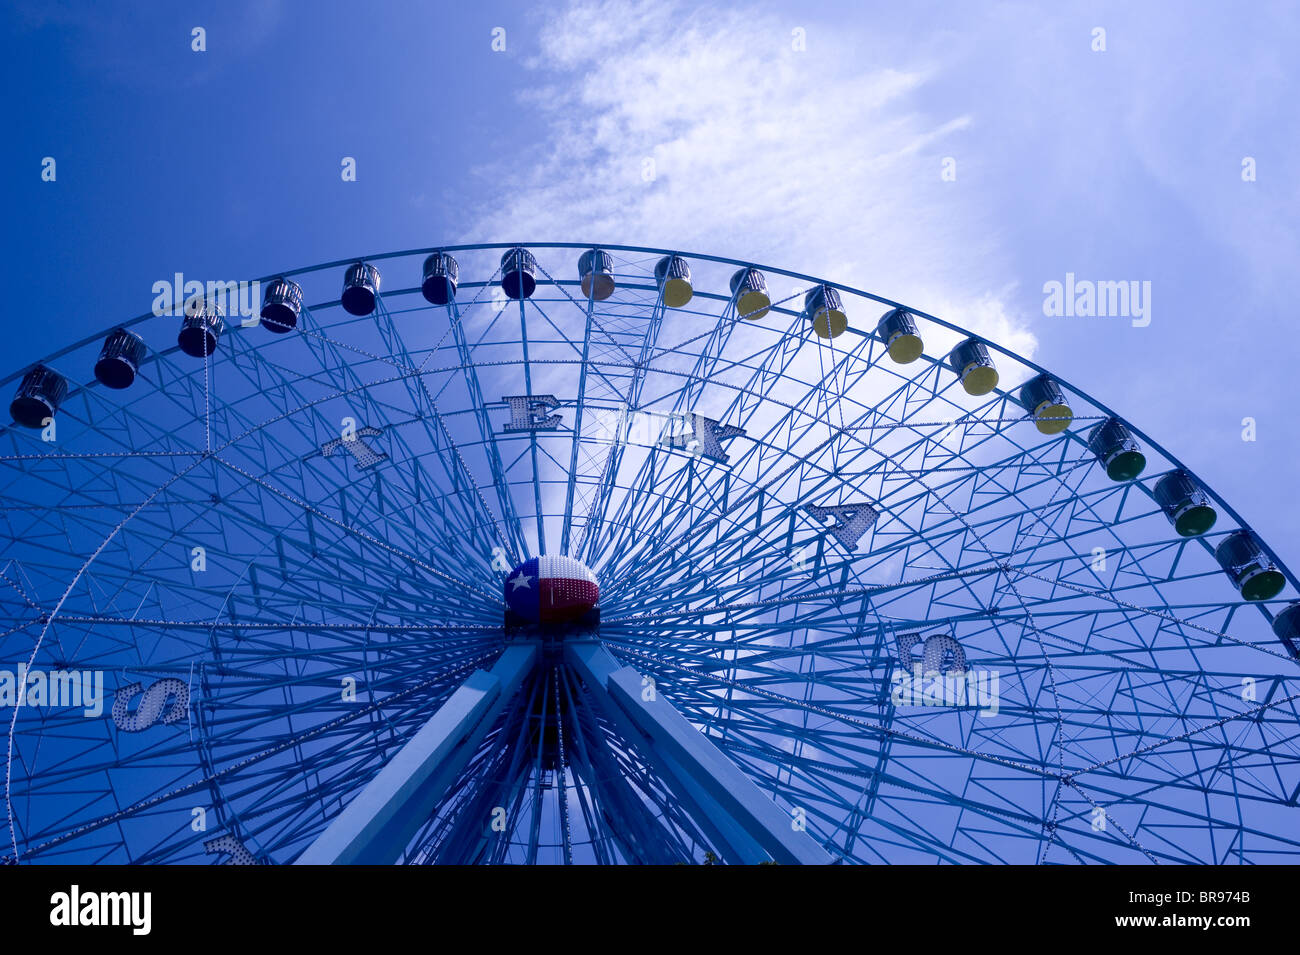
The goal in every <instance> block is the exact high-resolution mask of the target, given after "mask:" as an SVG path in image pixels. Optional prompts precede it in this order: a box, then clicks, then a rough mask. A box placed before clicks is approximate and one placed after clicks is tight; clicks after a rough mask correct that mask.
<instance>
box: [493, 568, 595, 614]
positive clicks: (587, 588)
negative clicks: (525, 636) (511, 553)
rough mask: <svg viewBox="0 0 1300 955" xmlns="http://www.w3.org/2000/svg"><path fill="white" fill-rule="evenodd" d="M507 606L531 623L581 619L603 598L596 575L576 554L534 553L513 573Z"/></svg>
mask: <svg viewBox="0 0 1300 955" xmlns="http://www.w3.org/2000/svg"><path fill="white" fill-rule="evenodd" d="M505 597H506V606H507V607H509V608H510V610H511V611H512V612H513V613H515V614H516V615H517V616H518V617H519V618H520V619H522V620H526V621H528V622H529V623H563V622H565V621H568V620H577V619H578V618H579V617H582V616H583V615H584V614H586V613H587V612H588V611H590V610H591V608H592V607H594V606H596V604H597V603H598V602H599V601H600V584H599V583H597V581H596V575H595V574H593V573H592V572H591V571H590V570H588V569H587V566H586V565H585V564H583V563H582V562H581V561H577V560H574V559H573V558H572V557H548V556H545V555H543V556H541V557H534V558H532V559H531V560H526V561H524V562H523V563H522V564H520V565H519V566H518V567H516V568H515V569H514V570H512V571H511V572H510V573H509V574H507V575H506V582H505Z"/></svg>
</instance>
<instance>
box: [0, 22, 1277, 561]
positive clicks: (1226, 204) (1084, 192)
mask: <svg viewBox="0 0 1300 955" xmlns="http://www.w3.org/2000/svg"><path fill="white" fill-rule="evenodd" d="M4 19H5V21H6V29H5V30H4V31H3V33H2V36H3V39H0V43H3V54H4V55H3V60H2V63H0V70H2V71H3V74H4V83H5V87H4V88H5V89H6V90H7V91H8V97H7V100H8V106H9V130H8V134H7V135H6V137H5V139H6V145H5V148H4V150H3V159H2V161H3V163H4V176H3V181H4V184H5V200H6V201H5V208H6V212H7V216H6V222H7V226H6V228H5V229H4V238H3V241H4V252H5V259H6V261H7V262H8V263H9V268H10V280H9V285H8V288H7V295H6V302H5V306H6V308H5V312H4V317H3V322H4V330H5V333H6V345H7V348H6V359H7V361H6V363H5V373H8V372H10V371H16V370H18V369H20V368H21V367H22V366H24V365H26V364H28V363H30V362H33V361H35V360H37V359H39V358H41V357H42V356H44V355H47V354H49V353H51V352H53V351H56V350H57V349H58V348H60V347H62V346H63V345H64V344H67V343H70V342H71V341H74V340H78V339H80V338H83V337H85V336H88V335H91V334H94V333H96V332H98V331H100V330H102V329H106V328H108V327H110V326H111V325H112V324H114V323H115V322H117V321H120V320H122V319H125V318H128V317H133V316H135V315H138V314H140V313H142V312H145V311H147V310H148V308H149V305H150V301H151V298H152V293H151V287H152V284H153V283H154V282H155V281H158V280H159V279H166V278H170V277H171V275H172V274H173V273H174V272H177V271H180V272H184V273H185V274H186V275H187V276H192V277H200V278H219V279H239V278H246V277H254V276H258V275H264V274H267V273H271V272H275V271H277V270H281V269H288V268H295V267H299V266H303V265H309V264H312V263H315V262H321V261H327V260H333V259H340V258H348V257H354V256H360V255H364V254H367V253H375V252H381V251H387V250H393V249H401V248H412V247H423V246H429V245H435V244H442V243H454V242H458V241H475V240H484V241H487V240H495V241H515V240H518V241H542V240H556V241H576V242H596V243H599V242H622V243H629V244H651V245H666V246H672V247H674V248H681V249H688V250H698V251H701V252H711V253H715V254H720V255H727V256H733V257H737V258H750V259H753V260H755V261H759V262H767V263H771V264H773V265H779V266H783V267H787V268H790V269H794V270H798V271H803V272H807V273H811V274H817V275H824V276H825V277H827V278H829V279H832V280H836V281H841V282H845V283H847V284H850V285H854V286H857V287H860V288H865V289H869V290H871V291H874V292H877V293H880V294H882V295H885V296H887V297H889V298H892V299H897V300H902V301H905V302H908V303H910V304H913V305H915V306H916V307H918V308H920V309H922V310H925V311H928V312H931V313H934V314H936V315H940V316H942V317H944V318H947V319H949V320H951V321H954V322H957V323H960V324H965V325H967V326H969V327H972V328H974V329H976V330H978V331H980V332H981V333H983V334H986V335H988V336H989V337H991V338H994V339H996V340H998V341H1000V342H1002V343H1003V344H1006V345H1009V346H1011V347H1014V348H1017V349H1018V350H1021V351H1022V352H1024V353H1026V354H1028V355H1030V356H1031V357H1033V358H1034V359H1035V360H1036V361H1038V362H1039V363H1041V364H1043V365H1045V366H1046V367H1048V368H1050V369H1052V370H1053V371H1054V372H1056V373H1058V374H1059V375H1060V376H1061V377H1063V378H1064V379H1066V380H1068V381H1070V382H1071V383H1073V384H1074V385H1076V386H1078V387H1080V388H1082V389H1083V390H1085V391H1087V392H1090V393H1091V394H1093V395H1095V396H1097V397H1098V398H1100V399H1101V400H1103V401H1105V402H1106V403H1107V404H1109V405H1110V406H1111V407H1113V408H1115V409H1116V410H1117V411H1118V412H1119V413H1120V414H1121V415H1123V416H1125V417H1127V418H1128V419H1130V420H1131V421H1133V422H1134V423H1135V424H1136V425H1137V426H1138V427H1140V428H1141V429H1143V430H1144V431H1146V432H1148V433H1150V434H1152V435H1154V436H1156V437H1157V438H1158V439H1159V440H1160V441H1161V442H1162V443H1163V444H1164V445H1165V446H1166V447H1168V448H1169V449H1170V450H1171V451H1172V452H1173V453H1174V454H1176V455H1178V456H1179V457H1181V458H1182V459H1183V460H1184V461H1185V462H1186V463H1187V464H1188V465H1189V466H1190V467H1192V468H1193V470H1195V471H1196V472H1197V473H1198V474H1200V475H1201V476H1202V477H1203V478H1204V479H1205V480H1206V481H1207V483H1209V484H1211V485H1212V486H1214V487H1215V488H1216V489H1217V490H1218V491H1219V492H1220V493H1222V494H1223V495H1224V497H1225V498H1226V499H1228V500H1229V501H1230V502H1231V503H1232V504H1233V505H1234V506H1235V507H1236V508H1237V510H1238V511H1239V512H1240V513H1241V514H1242V516H1243V517H1244V518H1245V519H1246V521H1247V522H1249V523H1251V524H1252V525H1253V526H1255V527H1256V528H1257V529H1259V530H1260V532H1261V533H1262V535H1263V536H1264V537H1265V539H1266V540H1268V541H1269V543H1270V544H1271V545H1272V546H1273V548H1274V549H1275V550H1276V551H1277V552H1278V553H1279V554H1280V555H1281V556H1283V558H1285V559H1286V560H1287V561H1288V563H1290V564H1291V566H1292V567H1296V566H1297V565H1300V545H1298V544H1296V543H1294V542H1295V541H1296V538H1297V532H1300V508H1297V507H1296V506H1295V503H1294V496H1295V488H1296V487H1297V486H1298V485H1300V464H1297V457H1296V454H1295V451H1294V449H1295V448H1296V447H1297V446H1300V422H1297V419H1296V417H1295V415H1294V414H1292V413H1291V411H1290V400H1289V398H1290V391H1291V389H1292V387H1293V385H1294V374H1295V373H1294V368H1295V365H1296V357H1297V354H1300V350H1298V349H1297V347H1296V344H1295V342H1296V328H1295V326H1296V321H1297V317H1296V305H1295V300H1294V296H1293V295H1292V294H1291V284H1292V282H1291V278H1292V275H1293V274H1294V272H1295V263H1296V261H1297V259H1298V258H1300V237H1298V235H1297V226H1296V223H1297V221H1298V216H1297V212H1300V209H1298V208H1297V207H1298V206H1300V124H1298V123H1297V122H1296V119H1295V102H1296V100H1297V96H1296V93H1297V89H1296V87H1297V79H1296V70H1295V69H1294V67H1292V66H1291V62H1292V60H1293V56H1294V50H1295V49H1296V48H1297V46H1300V12H1297V9H1296V8H1294V7H1288V6H1287V5H1284V4H1257V5H1253V6H1252V7H1251V9H1250V13H1249V15H1246V14H1245V13H1244V8H1241V7H1233V6H1232V5H1229V4H1210V3H1201V4H1190V3H1140V4H1132V3H1096V4H1076V3H1069V4H1055V3H1041V4H1020V3H1004V4H979V5H976V4H958V3H909V4H903V5H899V4H870V5H864V4H859V3H850V2H845V3H818V2H801V3H798V4H793V3H790V4H774V3H755V4H746V3H737V4H727V5H725V6H722V5H719V6H707V5H699V6H697V5H687V4H682V5H675V4H672V3H664V2H659V3H651V4H638V3H631V2H580V3H568V4H560V3H557V4H530V5H524V4H502V3H475V4H472V5H468V4H451V3H439V4H434V3H378V4H372V5H366V6H364V7H362V6H359V5H356V4H343V3H305V2H303V3H234V2H229V3H212V4H175V3H156V4H155V3H141V4H133V5H131V6H130V7H126V6H122V7H117V6H109V5H100V4H89V3H84V4H70V3H62V4H60V3H52V2H34V3H11V4H7V5H5V12H4ZM196 26H198V27H203V28H204V29H205V30H206V42H207V50H206V51H205V52H194V51H192V50H191V30H192V29H193V28H194V27H196ZM496 27H501V28H504V30H505V50H504V51H503V52H497V51H494V50H493V49H492V41H493V34H492V31H493V29H494V28H496ZM1096 28H1102V29H1104V30H1105V47H1106V48H1105V50H1104V51H1098V50H1094V49H1093V47H1094V45H1096V40H1095V34H1094V31H1095V29H1096ZM797 30H801V31H802V34H801V35H802V37H803V38H804V46H805V49H802V50H797V49H795V48H794V47H795V46H796V45H797V44H796V43H795V39H796V37H797V36H798V34H796V32H795V31H797ZM47 156H50V157H54V158H55V160H56V162H57V179H56V181H55V182H43V181H42V180H41V163H42V159H43V158H44V157H47ZM345 156H351V157H355V159H356V161H357V173H358V176H357V181H356V182H344V181H342V179H341V177H340V162H341V160H342V159H343V157H345ZM1245 157H1251V158H1253V159H1254V161H1255V167H1256V170H1257V173H1256V179H1255V181H1253V182H1247V181H1243V179H1242V161H1243V159H1244V158H1245ZM945 159H951V160H953V164H949V167H948V168H955V170H956V178H955V180H952V181H947V180H945V179H944V178H943V177H942V175H941V172H942V170H943V169H944V168H945V167H944V162H945ZM647 160H653V176H652V177H647V175H646V173H647V169H648V168H649V167H647V164H646V163H647ZM954 164H955V165H954ZM1068 272H1072V273H1074V274H1075V275H1076V276H1077V277H1079V278H1081V279H1091V280H1101V281H1138V282H1148V281H1149V282H1150V283H1151V289H1152V301H1151V316H1150V317H1151V322H1150V324H1149V325H1148V326H1147V327H1134V326H1133V324H1132V323H1131V322H1130V321H1129V320H1128V319H1126V318H1077V317H1076V318H1064V317H1048V316H1045V315H1044V314H1043V299H1044V294H1043V285H1044V283H1046V282H1049V281H1054V280H1055V281H1062V280H1064V277H1065V275H1066V273H1068ZM876 317H877V316H874V315H871V316H861V321H862V323H863V324H864V325H865V324H867V323H871V324H874V321H875V319H876ZM851 318H854V316H851ZM1245 417H1252V418H1254V419H1255V420H1256V422H1257V434H1258V439H1257V440H1256V441H1254V442H1245V441H1243V440H1242V419H1243V418H1245Z"/></svg>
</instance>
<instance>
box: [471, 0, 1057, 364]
mask: <svg viewBox="0 0 1300 955" xmlns="http://www.w3.org/2000/svg"><path fill="white" fill-rule="evenodd" d="M797 27H801V28H802V29H803V30H804V31H805V36H806V49H805V50H798V49H796V48H795V47H796V45H797V43H796V39H797V38H796V36H795V33H794V31H795V29H796V28H797ZM539 43H540V53H539V54H538V55H537V56H536V57H534V58H533V59H532V60H531V61H530V63H529V66H530V68H531V70H532V71H533V72H534V75H535V76H536V79H537V85H536V86H535V87H534V88H532V89H530V90H529V91H527V92H526V93H524V94H521V95H520V102H519V103H518V104H517V106H516V108H519V109H526V110H532V111H535V113H536V114H537V116H538V117H539V118H541V119H543V120H545V124H546V125H545V128H546V129H547V133H546V135H545V138H544V140H543V141H541V142H535V143H520V144H518V148H517V149H516V150H515V151H514V152H513V153H512V154H511V155H510V156H509V157H507V158H504V159H502V160H501V161H499V162H494V163H492V164H491V165H490V166H486V167H483V168H481V169H479V170H478V172H479V174H480V175H482V176H483V177H484V179H485V180H486V181H487V182H488V183H489V192H490V193H491V194H493V201H492V203H491V205H490V208H491V209H492V210H493V211H491V212H488V213H485V214H484V215H482V216H481V217H480V218H479V219H478V220H477V221H476V222H474V223H473V224H472V226H471V227H470V228H469V229H468V230H467V235H466V239H467V240H471V241H477V240H484V241H486V240H490V239H496V240H500V239H503V238H507V239H509V238H518V239H520V240H528V239H541V238H547V239H552V238H553V239H557V240H560V239H565V240H573V241H582V242H587V241H593V242H601V241H605V242H624V243H629V244H644V245H656V246H665V247H671V248H683V249H695V250H699V251H707V252H713V253H717V254H722V255H729V256H732V257H735V258H740V259H749V260H752V261H757V262H767V263H770V264H772V265H778V266H782V267H786V268H790V269H793V270H796V271H802V272H806V273H809V274H813V275H820V276H824V277H827V278H831V279H835V280H838V281H843V282H845V283H847V284H850V285H856V286H858V287H863V288H867V289H869V290H871V291H875V292H878V293H880V294H883V295H886V296H888V297H891V298H896V299H900V300H903V301H906V302H908V303H910V304H913V305H915V306H916V307H918V308H921V309H924V310H926V311H931V312H934V313H935V314H939V315H941V316H942V317H945V318H950V319H952V320H954V321H956V322H958V323H961V324H964V325H967V326H969V327H972V328H975V329H978V330H979V331H981V332H983V333H985V334H987V335H989V336H990V337H993V338H995V339H996V340H998V341H1000V342H1002V343H1004V344H1006V345H1009V346H1010V347H1012V348H1015V349H1017V350H1019V351H1021V352H1022V353H1031V352H1032V351H1033V349H1034V346H1035V342H1034V338H1033V336H1032V335H1031V334H1030V333H1029V332H1028V330H1027V328H1026V326H1025V324H1024V323H1022V322H1021V321H1019V320H1017V319H1014V318H1013V317H1011V316H1010V315H1009V314H1008V313H1007V311H1006V309H1005V308H1004V307H1003V304H1002V303H1003V302H1004V301H1005V300H1006V298H1007V296H1008V295H1009V293H1010V291H1011V289H1010V288H1009V287H1007V285H1006V282H1005V278H1004V277H1003V276H1005V274H1006V272H1005V271H1004V270H1003V268H1002V267H1001V263H1002V257H1001V253H1000V251H999V249H998V247H997V237H996V234H995V233H994V232H993V231H992V230H990V229H989V228H988V227H987V225H986V224H985V223H986V221H987V217H986V216H985V213H984V210H983V209H982V208H981V207H980V205H979V202H980V200H979V199H978V198H977V197H976V196H973V195H972V193H973V191H972V190H965V189H963V186H962V183H961V180H960V171H959V179H958V182H945V181H943V180H942V179H941V177H940V171H941V160H942V158H943V157H944V156H945V155H948V154H949V152H950V151H953V150H955V149H956V147H957V145H958V144H959V143H960V140H961V137H962V134H963V131H964V130H966V129H967V128H968V127H970V125H971V124H972V118H971V117H970V116H966V115H947V116H930V115H926V114H924V113H923V112H922V111H921V110H920V109H918V108H917V107H916V106H915V105H914V103H913V99H914V95H913V94H915V92H916V91H917V90H918V89H920V88H921V87H922V86H923V85H924V84H925V83H926V82H927V81H928V80H930V79H931V78H932V76H933V75H934V68H933V67H931V66H929V65H926V64H924V63H904V62H901V60H902V57H899V56H897V55H892V54H891V52H890V51H889V49H888V48H887V47H885V46H884V44H879V48H878V49H877V48H876V46H877V44H875V43H873V40H872V38H871V37H870V36H869V35H866V34H865V32H864V34H863V35H853V34H852V33H851V32H848V31H845V29H844V27H843V24H840V23H837V24H836V25H834V26H832V25H829V24H828V25H825V26H820V25H819V24H818V23H816V22H811V21H807V22H800V21H798V20H792V21H787V19H785V18H781V17H778V16H776V15H774V14H771V13H766V12H763V11H762V10H760V9H758V8H745V7H731V8H729V9H726V10H691V9H687V8H686V7H684V6H679V5H675V4H671V3H637V2H631V0H579V2H575V3H573V4H571V5H570V6H569V7H568V8H566V9H565V10H564V11H563V12H562V13H561V14H559V15H558V16H553V17H551V18H550V19H549V20H548V22H547V23H546V25H545V26H544V27H542V32H541V34H540V37H539ZM875 318H876V316H874V315H872V316H862V318H861V321H862V324H863V325H866V324H868V323H874V320H875Z"/></svg>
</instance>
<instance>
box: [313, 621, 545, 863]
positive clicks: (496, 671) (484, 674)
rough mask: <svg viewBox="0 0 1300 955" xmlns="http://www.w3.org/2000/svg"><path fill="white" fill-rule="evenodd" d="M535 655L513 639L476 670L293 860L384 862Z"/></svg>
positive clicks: (423, 816)
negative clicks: (485, 666) (483, 667)
mask: <svg viewBox="0 0 1300 955" xmlns="http://www.w3.org/2000/svg"><path fill="white" fill-rule="evenodd" d="M536 659H537V645H536V644H532V643H528V644H513V645H510V646H507V647H506V649H505V651H504V652H503V653H502V654H501V656H500V657H498V658H497V661H496V663H495V664H493V666H492V669H491V670H475V671H474V672H473V673H471V674H470V675H469V676H468V677H467V678H466V679H465V682H464V683H462V684H461V685H460V686H459V687H457V689H456V691H455V692H454V693H452V695H451V696H450V697H448V698H447V700H446V702H444V703H443V704H442V706H440V707H439V708H438V712H436V713H434V714H433V716H431V717H430V718H429V721H428V722H427V723H425V724H424V726H422V727H420V729H419V731H418V732H417V733H416V734H415V735H414V736H413V737H411V739H410V741H409V742H407V743H406V745H405V746H403V747H402V748H401V749H400V750H398V752H397V754H396V755H395V756H394V757H393V758H392V759H391V760H389V761H388V764H387V765H386V766H385V767H384V768H383V769H381V770H380V771H379V775H378V776H376V777H375V778H374V779H372V780H371V781H370V783H369V784H368V785H367V786H366V788H365V789H363V790H362V791H361V793H360V794H359V795H357V797H356V798H355V799H353V800H352V802H350V803H348V805H347V808H346V809H344V810H343V812H341V813H339V815H338V816H337V817H335V819H334V821H333V822H332V823H330V825H329V827H328V828H327V829H326V830H325V831H324V832H323V833H321V834H320V836H319V837H317V839H316V841H315V842H313V843H312V844H311V845H310V846H309V847H308V848H307V850H306V851H305V852H303V854H302V855H301V856H299V857H298V860H297V863H296V864H297V865H389V864H392V863H394V862H396V861H397V860H398V859H399V858H400V857H401V855H402V851H403V850H404V849H405V848H406V845H407V843H408V842H410V840H411V837H412V836H414V835H415V833H416V831H417V830H418V829H419V828H420V826H422V825H423V824H424V823H425V822H427V821H428V819H429V815H430V813H432V812H433V810H434V808H435V807H436V806H437V805H438V801H439V800H440V799H441V798H442V797H443V795H444V794H445V793H446V792H447V789H448V787H450V786H451V784H452V783H454V782H455V781H456V777H458V776H459V775H460V773H461V771H462V770H463V769H464V768H465V765H466V763H468V762H469V760H470V757H471V756H473V755H474V751H475V749H477V748H478V745H479V744H480V743H481V742H482V741H483V737H484V736H486V735H487V731H488V730H489V729H490V728H491V726H492V722H493V721H494V720H495V719H496V717H497V715H498V714H499V713H500V712H501V710H502V709H503V708H504V707H505V705H506V703H507V702H508V701H509V700H510V698H511V697H512V696H513V695H514V694H515V691H516V690H518V689H519V685H520V683H522V682H523V679H524V677H525V676H526V675H527V674H528V672H529V670H531V669H532V667H533V664H534V662H535V661H536Z"/></svg>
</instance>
